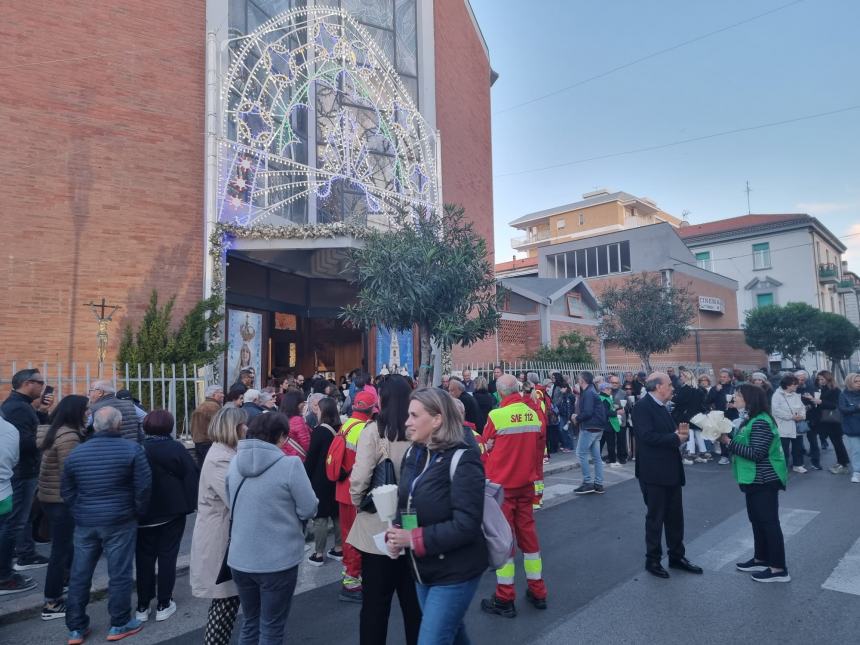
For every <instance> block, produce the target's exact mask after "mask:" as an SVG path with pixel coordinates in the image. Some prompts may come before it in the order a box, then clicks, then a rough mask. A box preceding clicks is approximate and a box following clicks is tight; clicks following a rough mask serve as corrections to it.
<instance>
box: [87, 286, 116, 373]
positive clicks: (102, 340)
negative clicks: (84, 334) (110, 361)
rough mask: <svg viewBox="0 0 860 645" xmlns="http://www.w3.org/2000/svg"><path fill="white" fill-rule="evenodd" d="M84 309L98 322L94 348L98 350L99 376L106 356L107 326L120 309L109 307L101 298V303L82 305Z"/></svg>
mask: <svg viewBox="0 0 860 645" xmlns="http://www.w3.org/2000/svg"><path fill="white" fill-rule="evenodd" d="M84 306H85V307H89V308H90V310H91V311H92V312H93V315H94V316H95V317H96V320H98V322H99V330H98V332H97V333H96V346H97V348H98V358H99V376H101V371H102V365H103V364H104V362H105V356H107V346H108V325H109V324H110V322H111V320H112V319H113V315H114V314H115V313H116V312H117V311H118V310H119V309H120V308H121V307H120V306H119V305H109V304H107V303H106V302H105V299H104V298H102V301H101V303H98V302H88V303H87V304H85V305H84ZM106 309H110V313H109V314H107V315H105V310H106Z"/></svg>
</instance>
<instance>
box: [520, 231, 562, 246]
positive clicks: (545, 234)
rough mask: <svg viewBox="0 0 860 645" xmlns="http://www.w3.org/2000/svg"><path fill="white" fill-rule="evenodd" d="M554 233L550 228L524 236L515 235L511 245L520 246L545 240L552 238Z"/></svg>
mask: <svg viewBox="0 0 860 645" xmlns="http://www.w3.org/2000/svg"><path fill="white" fill-rule="evenodd" d="M552 237H553V236H552V234H551V233H550V231H548V230H542V231H538V232H537V233H529V234H528V235H526V236H524V237H515V238H513V239H512V240H511V246H513V247H514V248H518V247H521V246H526V245H527V244H534V243H535V242H543V241H545V240H549V239H550V238H552Z"/></svg>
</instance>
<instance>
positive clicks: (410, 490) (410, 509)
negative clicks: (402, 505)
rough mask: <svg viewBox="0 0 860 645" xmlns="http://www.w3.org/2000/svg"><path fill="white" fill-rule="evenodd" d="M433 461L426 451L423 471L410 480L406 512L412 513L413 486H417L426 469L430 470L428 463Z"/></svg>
mask: <svg viewBox="0 0 860 645" xmlns="http://www.w3.org/2000/svg"><path fill="white" fill-rule="evenodd" d="M419 450H424V449H423V448H419ZM432 460H433V455H431V454H430V451H429V450H428V451H427V463H425V464H424V470H422V471H421V472H420V473H419V474H418V476H417V477H416V478H415V479H413V480H412V485H411V486H410V487H409V497H408V498H407V500H406V512H407V513H411V512H412V495H413V494H414V493H415V486H416V484H418V480H419V479H421V477H423V476H424V473H426V472H427V469H428V468H430V462H431V461H432Z"/></svg>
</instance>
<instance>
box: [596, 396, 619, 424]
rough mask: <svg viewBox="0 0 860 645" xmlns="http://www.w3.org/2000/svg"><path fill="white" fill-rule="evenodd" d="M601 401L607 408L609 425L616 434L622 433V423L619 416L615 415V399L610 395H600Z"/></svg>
mask: <svg viewBox="0 0 860 645" xmlns="http://www.w3.org/2000/svg"><path fill="white" fill-rule="evenodd" d="M599 396H600V400H601V401H603V404H604V405H605V406H606V416H607V418H608V419H609V425H610V426H612V429H613V430H615V432H621V421H619V420H618V415H617V414H615V399H613V398H612V397H611V396H610V395H609V394H600V395H599Z"/></svg>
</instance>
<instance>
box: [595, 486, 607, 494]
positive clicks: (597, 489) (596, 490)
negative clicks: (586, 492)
mask: <svg viewBox="0 0 860 645" xmlns="http://www.w3.org/2000/svg"><path fill="white" fill-rule="evenodd" d="M594 492H595V493H597V494H598V495H603V493H605V492H606V490H605V489H604V488H603V484H595V485H594Z"/></svg>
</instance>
